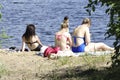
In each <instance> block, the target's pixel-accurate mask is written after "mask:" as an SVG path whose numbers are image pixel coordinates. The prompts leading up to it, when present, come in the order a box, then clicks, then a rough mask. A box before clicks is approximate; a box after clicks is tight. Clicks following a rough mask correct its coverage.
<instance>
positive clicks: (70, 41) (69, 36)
mask: <svg viewBox="0 0 120 80" xmlns="http://www.w3.org/2000/svg"><path fill="white" fill-rule="evenodd" d="M68 40H69V44H70V46H72V39H71V35H70V34H69V35H68Z"/></svg>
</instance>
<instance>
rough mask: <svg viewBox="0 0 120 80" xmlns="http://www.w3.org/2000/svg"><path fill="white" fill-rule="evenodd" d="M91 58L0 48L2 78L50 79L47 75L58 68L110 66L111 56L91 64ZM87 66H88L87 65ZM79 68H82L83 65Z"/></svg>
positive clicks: (7, 79)
mask: <svg viewBox="0 0 120 80" xmlns="http://www.w3.org/2000/svg"><path fill="white" fill-rule="evenodd" d="M92 58H93V57H91V58H89V59H92ZM89 59H85V58H84V57H78V58H75V57H71V58H61V59H57V60H50V59H48V58H43V57H41V56H39V55H37V54H36V52H9V51H4V50H0V66H3V68H4V70H3V71H2V74H1V75H0V80H48V78H46V75H47V76H49V74H53V75H54V72H55V71H57V70H60V71H59V73H63V72H62V71H65V70H66V69H67V68H75V67H78V66H79V67H80V66H85V65H90V66H93V65H94V66H95V65H97V66H99V67H100V66H108V65H106V61H108V60H110V59H109V58H105V57H102V58H100V60H98V59H97V62H94V63H92V64H91V62H89ZM84 61H85V62H86V63H84ZM98 62H102V64H99V65H98V64H97V63H98ZM85 68H88V67H87V66H86V67H84V69H85ZM79 69H80V70H82V67H81V68H79ZM80 70H79V71H80ZM53 75H52V76H53ZM49 80H52V79H49ZM54 80H57V79H54Z"/></svg>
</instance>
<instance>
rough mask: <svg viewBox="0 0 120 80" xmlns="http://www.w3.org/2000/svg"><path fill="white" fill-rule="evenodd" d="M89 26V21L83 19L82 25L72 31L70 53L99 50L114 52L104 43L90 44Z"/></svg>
mask: <svg viewBox="0 0 120 80" xmlns="http://www.w3.org/2000/svg"><path fill="white" fill-rule="evenodd" d="M90 25H91V20H90V19H89V18H85V19H84V20H83V22H82V25H80V26H78V27H77V28H75V29H74V31H73V35H72V42H73V45H72V51H73V52H89V51H99V50H103V51H105V50H114V48H111V47H109V46H107V45H106V44H104V43H101V42H100V43H91V40H90V32H89V27H90Z"/></svg>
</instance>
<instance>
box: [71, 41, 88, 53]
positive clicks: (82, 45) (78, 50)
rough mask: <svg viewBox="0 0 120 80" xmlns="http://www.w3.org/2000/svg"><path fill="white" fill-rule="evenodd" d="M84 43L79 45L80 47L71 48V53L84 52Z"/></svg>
mask: <svg viewBox="0 0 120 80" xmlns="http://www.w3.org/2000/svg"><path fill="white" fill-rule="evenodd" d="M85 46H86V45H85V43H83V44H81V45H80V46H77V47H73V46H72V51H73V52H75V53H77V52H84V51H85Z"/></svg>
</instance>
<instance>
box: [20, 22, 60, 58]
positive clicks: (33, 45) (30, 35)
mask: <svg viewBox="0 0 120 80" xmlns="http://www.w3.org/2000/svg"><path fill="white" fill-rule="evenodd" d="M25 44H27V46H28V48H29V49H30V50H31V51H39V52H40V55H42V56H44V57H48V58H50V56H51V54H57V52H58V51H59V50H60V49H59V47H51V46H44V45H42V43H41V41H40V39H39V37H38V36H37V35H36V33H35V26H34V25H33V24H29V25H27V28H26V31H25V33H24V34H23V36H22V51H25Z"/></svg>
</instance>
